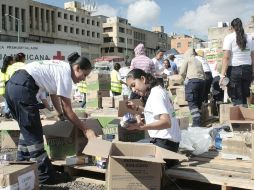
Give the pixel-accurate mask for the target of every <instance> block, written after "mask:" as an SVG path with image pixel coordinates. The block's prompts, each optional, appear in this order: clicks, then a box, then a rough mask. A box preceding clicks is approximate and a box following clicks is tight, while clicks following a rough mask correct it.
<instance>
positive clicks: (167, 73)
mask: <svg viewBox="0 0 254 190" xmlns="http://www.w3.org/2000/svg"><path fill="white" fill-rule="evenodd" d="M163 74H166V75H167V76H171V75H173V74H174V73H173V71H172V69H171V68H168V69H164V70H163Z"/></svg>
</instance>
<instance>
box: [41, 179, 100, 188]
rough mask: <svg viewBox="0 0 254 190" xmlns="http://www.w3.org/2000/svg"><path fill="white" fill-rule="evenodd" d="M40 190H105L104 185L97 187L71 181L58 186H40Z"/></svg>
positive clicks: (91, 184)
mask: <svg viewBox="0 0 254 190" xmlns="http://www.w3.org/2000/svg"><path fill="white" fill-rule="evenodd" d="M40 189H41V190H70V189H71V190H76V189H89V190H105V187H104V185H97V184H93V183H85V182H81V181H73V182H68V183H61V184H58V185H42V186H40Z"/></svg>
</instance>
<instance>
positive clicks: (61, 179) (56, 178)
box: [42, 172, 72, 185]
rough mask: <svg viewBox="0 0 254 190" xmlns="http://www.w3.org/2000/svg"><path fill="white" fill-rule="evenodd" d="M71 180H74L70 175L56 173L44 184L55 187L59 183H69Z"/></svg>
mask: <svg viewBox="0 0 254 190" xmlns="http://www.w3.org/2000/svg"><path fill="white" fill-rule="evenodd" d="M71 180H72V178H71V176H70V175H69V174H68V173H66V172H63V173H60V172H56V173H55V174H54V175H53V176H50V178H49V179H47V180H46V181H44V182H43V183H42V184H45V185H55V184H59V183H67V182H69V181H71Z"/></svg>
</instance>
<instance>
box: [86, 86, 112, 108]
mask: <svg viewBox="0 0 254 190" xmlns="http://www.w3.org/2000/svg"><path fill="white" fill-rule="evenodd" d="M109 95H110V93H109V91H108V90H100V91H88V92H87V94H86V107H87V108H102V97H109Z"/></svg>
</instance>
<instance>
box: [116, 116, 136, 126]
mask: <svg viewBox="0 0 254 190" xmlns="http://www.w3.org/2000/svg"><path fill="white" fill-rule="evenodd" d="M132 123H137V119H136V118H135V116H134V115H133V114H131V113H126V114H124V116H123V118H122V121H121V122H120V125H121V127H123V128H127V127H128V125H129V124H132Z"/></svg>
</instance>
